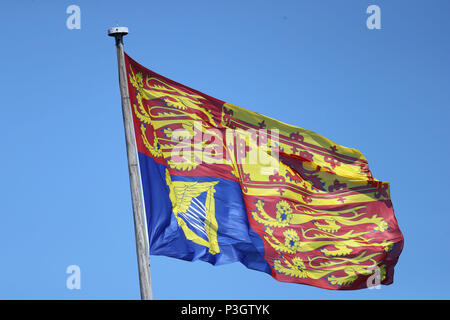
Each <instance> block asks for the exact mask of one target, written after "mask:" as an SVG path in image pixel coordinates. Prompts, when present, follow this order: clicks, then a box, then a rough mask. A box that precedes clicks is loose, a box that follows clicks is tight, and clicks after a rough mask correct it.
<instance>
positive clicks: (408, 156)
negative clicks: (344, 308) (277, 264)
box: [0, 0, 450, 299]
mask: <svg viewBox="0 0 450 320" xmlns="http://www.w3.org/2000/svg"><path fill="white" fill-rule="evenodd" d="M71 4H76V5H78V6H80V8H81V29H80V30H69V29H67V28H66V19H67V17H68V16H69V15H68V14H66V8H67V7H68V6H69V5H71ZM371 4H376V5H379V6H380V8H381V24H382V29H381V30H368V29H367V27H366V19H367V17H368V16H369V15H368V14H366V8H367V7H368V6H369V5H371ZM0 21H1V22H2V27H1V28H2V38H1V40H2V43H3V44H2V46H1V50H0V60H1V61H2V67H1V73H0V85H1V93H2V94H1V97H2V99H1V111H2V112H1V117H0V123H1V125H0V139H1V157H0V164H1V166H0V168H1V175H0V195H1V196H0V199H1V201H0V214H1V222H0V298H1V299H11V298H12V299H137V298H139V286H138V274H137V262H136V253H135V242H134V229H133V219H132V211H131V199H130V191H129V182H128V171H127V162H126V151H125V143H124V133H123V124H122V115H121V106H120V93H119V86H118V76H117V66H116V53H115V48H114V41H113V39H111V38H109V37H107V36H106V30H107V28H109V27H111V26H115V24H116V23H118V24H120V25H125V26H128V27H129V28H130V34H129V35H128V36H127V37H126V38H125V49H126V51H127V52H128V54H129V55H130V56H131V57H132V58H134V59H135V60H137V61H138V62H140V63H141V64H143V65H145V66H146V67H148V68H150V69H152V70H154V71H156V72H158V73H160V74H162V75H165V76H166V77H169V78H172V79H173V80H175V81H178V82H181V83H184V84H186V85H188V86H190V87H193V88H195V89H197V90H200V91H202V92H204V93H206V94H209V95H211V96H214V97H217V98H218V99H221V100H225V101H228V102H230V103H233V104H236V105H239V106H241V107H244V108H248V109H251V110H253V111H256V112H259V113H262V114H265V115H268V116H271V117H273V118H276V119H278V120H281V121H283V122H287V123H290V124H293V125H297V126H300V127H304V128H307V129H310V130H313V131H316V132H318V133H319V134H322V135H324V136H326V137H328V138H330V139H332V140H333V141H335V142H336V143H338V144H341V145H345V146H348V147H353V148H357V149H359V150H360V151H361V152H363V154H364V155H365V156H366V157H367V159H368V160H369V164H370V166H371V170H372V172H373V174H374V176H375V177H376V178H378V179H380V180H383V181H389V182H390V183H391V196H392V201H393V203H394V208H395V212H396V216H397V219H398V222H399V225H400V228H401V230H402V232H403V234H404V237H405V247H404V251H403V253H402V255H401V256H400V260H399V263H398V265H397V268H396V274H395V280H394V284H393V285H391V286H383V287H382V288H381V289H380V290H362V291H353V292H336V291H328V290H324V289H318V288H314V287H309V286H302V285H297V284H286V283H279V282H277V281H275V280H274V279H272V278H271V277H270V276H269V275H267V274H265V273H261V272H256V271H252V270H248V269H246V268H245V267H244V266H243V265H241V264H232V265H227V266H221V267H213V266H211V265H209V264H207V263H204V262H196V263H190V262H184V261H178V260H175V259H171V258H166V257H156V256H152V257H151V264H152V269H151V273H152V281H153V290H154V296H155V298H156V299H430V298H437V299H443V298H445V299H449V298H450V280H449V263H450V245H449V242H450V241H449V230H450V229H449V228H450V209H449V205H448V199H449V191H450V187H449V178H450V175H449V172H450V165H449V163H450V151H449V150H450V149H449V125H448V121H449V120H448V119H449V116H450V110H449V105H450V103H449V102H450V42H449V40H448V39H449V34H450V23H449V21H450V2H449V1H446V0H434V1H425V0H420V1H411V0H409V1H406V0H396V1H392V0H390V1H382V0H371V1H363V0H360V1H348V0H347V1H344V0H341V1H336V0H328V1H313V0H305V1H300V0H297V1H294V0H292V1H286V0H277V1H274V0H270V1H255V0H251V1H249V0H246V1H236V0H227V1H216V0H214V1H211V0H188V1H186V0H185V1H179V0H174V1H131V0H130V1H113V0H108V1H86V0H84V1H81V0H73V1H38V0H35V1H31V0H29V1H25V0H23V1H13V2H8V3H7V2H5V3H3V4H2V9H1V11H0ZM72 264H75V265H79V266H80V268H81V290H68V289H67V288H66V278H67V276H68V275H67V274H66V268H67V266H69V265H72Z"/></svg>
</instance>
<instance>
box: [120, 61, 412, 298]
mask: <svg viewBox="0 0 450 320" xmlns="http://www.w3.org/2000/svg"><path fill="white" fill-rule="evenodd" d="M125 63H126V69H127V80H128V89H129V98H130V103H131V108H132V114H133V123H134V129H135V137H136V145H137V151H138V156H139V166H140V173H141V179H142V186H143V194H144V202H145V210H146V216H147V217H146V218H147V227H148V236H149V245H150V248H149V249H150V254H153V255H164V256H170V257H174V258H178V259H183V260H188V261H194V260H203V261H206V262H209V263H212V264H214V265H219V264H226V263H232V262H241V263H243V264H244V265H245V266H247V267H248V268H250V269H254V270H258V271H262V272H265V273H268V274H270V275H271V276H272V277H273V278H275V279H276V280H279V281H283V282H294V283H301V284H307V285H312V286H316V287H321V288H326V289H344V290H348V289H362V288H367V287H370V286H372V285H376V284H378V283H381V284H386V285H387V284H391V283H392V282H393V274H394V266H395V265H396V263H397V261H398V258H399V255H400V253H401V251H402V248H403V236H402V233H401V231H400V229H399V227H398V223H397V221H396V218H395V216H394V210H393V206H392V202H391V199H390V191H389V183H387V182H382V181H378V180H376V179H375V178H374V177H373V176H372V174H371V172H370V170H369V167H368V162H367V160H366V159H365V158H364V156H363V155H362V154H361V153H360V152H359V151H358V150H355V149H351V148H347V147H344V146H340V145H338V144H336V143H334V142H332V141H331V140H329V139H327V138H325V137H322V136H320V135H318V134H316V133H314V132H312V131H309V130H306V129H302V128H299V127H295V126H291V125H288V124H284V123H282V122H280V121H276V120H274V119H271V118H269V117H266V116H263V115H260V114H257V113H255V112H252V111H249V110H246V109H243V108H240V107H238V106H235V105H232V104H230V103H226V102H223V101H221V100H218V99H216V98H213V97H210V96H208V95H206V94H203V93H201V92H199V91H197V90H194V89H191V88H189V87H187V86H184V85H182V84H179V83H177V82H175V81H172V80H170V79H167V78H165V77H163V76H161V75H159V74H156V73H154V72H152V71H151V70H148V69H147V68H145V67H143V66H141V65H140V64H138V63H137V62H135V61H134V60H133V59H131V58H130V57H129V56H128V55H126V54H125Z"/></svg>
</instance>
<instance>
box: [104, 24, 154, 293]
mask: <svg viewBox="0 0 450 320" xmlns="http://www.w3.org/2000/svg"><path fill="white" fill-rule="evenodd" d="M127 34H128V28H126V27H114V28H111V29H109V30H108V35H109V36H111V37H114V38H115V39H116V49H117V64H118V67H119V83H120V95H121V97H122V115H123V124H124V127H125V140H126V146H127V157H128V173H129V176H130V189H131V199H132V204H133V217H134V231H135V235H136V253H137V260H138V268H139V285H140V290H141V299H142V300H151V299H153V293H152V286H151V279H150V259H149V251H148V238H147V228H146V221H145V214H144V208H143V201H142V197H141V180H140V177H139V166H138V156H137V152H136V140H135V135H134V127H133V118H132V114H131V106H130V97H129V93H128V81H127V71H126V66H125V58H124V51H123V36H125V35H127Z"/></svg>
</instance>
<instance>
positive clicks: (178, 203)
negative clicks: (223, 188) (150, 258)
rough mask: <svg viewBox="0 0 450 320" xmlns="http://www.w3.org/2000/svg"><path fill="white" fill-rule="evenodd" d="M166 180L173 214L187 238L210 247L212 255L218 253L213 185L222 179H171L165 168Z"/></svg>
mask: <svg viewBox="0 0 450 320" xmlns="http://www.w3.org/2000/svg"><path fill="white" fill-rule="evenodd" d="M166 183H167V185H168V186H169V188H170V194H169V197H170V201H171V202H172V210H173V214H174V215H175V218H176V220H177V223H178V226H180V227H181V229H182V230H183V232H184V235H185V236H186V238H187V239H188V240H191V241H193V242H194V243H197V244H199V245H201V246H205V247H207V248H209V253H211V254H217V253H219V252H220V249H219V243H218V242H217V229H218V224H217V220H216V216H215V214H216V210H215V200H214V193H215V192H216V190H215V189H214V186H215V185H216V184H217V183H219V181H210V182H197V181H172V179H171V177H170V174H169V171H168V170H167V169H166Z"/></svg>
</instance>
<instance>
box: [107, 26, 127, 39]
mask: <svg viewBox="0 0 450 320" xmlns="http://www.w3.org/2000/svg"><path fill="white" fill-rule="evenodd" d="M127 34H128V28H127V27H114V28H109V29H108V36H110V37H118V36H120V37H123V36H125V35H127Z"/></svg>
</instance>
